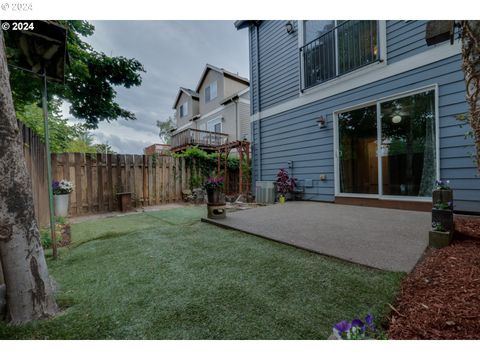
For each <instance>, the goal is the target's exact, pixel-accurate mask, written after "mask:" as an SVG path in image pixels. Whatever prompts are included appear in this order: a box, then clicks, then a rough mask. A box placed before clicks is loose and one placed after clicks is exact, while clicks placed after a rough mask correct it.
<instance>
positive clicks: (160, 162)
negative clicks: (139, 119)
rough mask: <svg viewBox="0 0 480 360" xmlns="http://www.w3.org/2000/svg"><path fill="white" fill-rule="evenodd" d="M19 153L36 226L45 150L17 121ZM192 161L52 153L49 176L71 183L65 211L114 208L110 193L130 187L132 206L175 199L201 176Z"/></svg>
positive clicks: (42, 210) (43, 203) (44, 200)
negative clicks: (21, 150) (28, 179)
mask: <svg viewBox="0 0 480 360" xmlns="http://www.w3.org/2000/svg"><path fill="white" fill-rule="evenodd" d="M19 129H20V131H21V134H22V140H23V142H24V156H25V161H26V165H27V169H28V171H29V173H30V176H31V179H32V190H33V199H34V206H35V214H36V217H37V221H38V223H39V224H40V226H48V224H49V216H48V206H49V204H48V186H50V184H47V176H46V175H47V169H46V150H45V145H44V144H43V143H42V142H41V141H40V138H39V137H38V136H37V135H36V134H34V133H33V131H31V129H29V128H28V127H26V126H25V125H23V124H21V123H19ZM198 165H199V164H196V163H195V161H193V168H192V166H187V161H186V160H185V159H183V158H177V157H175V158H173V157H171V156H163V155H131V154H116V155H112V154H82V153H63V154H52V175H53V179H54V180H60V179H66V180H70V181H72V182H73V183H74V191H73V193H72V194H71V195H70V208H69V215H70V216H79V215H86V214H94V213H101V212H109V211H115V210H117V209H118V201H117V197H116V194H117V193H119V192H132V193H133V194H132V198H133V206H147V205H160V204H166V203H169V202H175V201H181V200H182V190H184V189H188V188H190V186H191V177H192V176H197V177H199V176H202V174H201V171H200V169H199V167H198ZM228 180H229V181H228V183H229V188H228V189H227V191H229V192H235V190H234V187H235V186H236V185H237V184H238V176H236V174H233V173H232V174H230V175H229V179H228Z"/></svg>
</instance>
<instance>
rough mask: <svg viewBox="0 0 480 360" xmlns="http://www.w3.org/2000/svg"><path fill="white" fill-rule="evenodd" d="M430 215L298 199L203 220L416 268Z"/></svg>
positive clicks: (394, 267)
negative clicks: (221, 218)
mask: <svg viewBox="0 0 480 360" xmlns="http://www.w3.org/2000/svg"><path fill="white" fill-rule="evenodd" d="M430 216H431V215H430V213H427V212H418V211H406V210H395V209H380V208H373V207H359V206H349V205H336V204H327V203H319V202H305V201H292V202H287V203H286V204H283V205H279V204H277V205H271V206H266V207H258V208H254V209H249V210H243V211H237V212H232V213H228V214H227V218H226V219H223V220H212V219H206V218H204V219H202V221H205V222H208V223H212V224H215V225H219V226H222V227H226V228H232V229H236V230H240V231H243V232H246V233H250V234H253V235H258V236H261V237H264V238H267V239H270V240H274V241H278V242H282V243H286V244H290V245H293V246H296V247H299V248H303V249H306V250H309V251H313V252H316V253H319V254H324V255H329V256H334V257H337V258H340V259H344V260H347V261H351V262H354V263H358V264H362V265H367V266H371V267H374V268H378V269H383V270H389V271H403V272H410V271H411V270H412V269H413V268H414V266H415V264H416V263H417V261H418V260H419V259H420V257H421V256H422V254H423V252H424V250H425V248H426V247H427V244H428V231H429V230H430Z"/></svg>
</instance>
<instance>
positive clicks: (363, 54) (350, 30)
mask: <svg viewBox="0 0 480 360" xmlns="http://www.w3.org/2000/svg"><path fill="white" fill-rule="evenodd" d="M379 60H380V59H379V50H378V21H376V20H349V21H337V26H335V27H334V28H333V29H331V30H329V31H327V32H324V33H323V34H322V35H321V36H320V37H318V38H316V39H314V40H312V41H310V42H309V43H307V44H305V45H304V46H302V47H301V48H300V61H301V65H302V68H303V79H302V80H303V82H302V89H307V88H310V87H312V86H315V85H318V84H321V83H323V82H325V81H328V80H331V79H334V78H336V77H339V76H341V75H344V74H346V73H349V72H351V71H354V70H357V69H359V68H361V67H364V66H366V65H369V64H372V63H374V62H377V61H379Z"/></svg>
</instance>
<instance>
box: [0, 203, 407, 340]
mask: <svg viewBox="0 0 480 360" xmlns="http://www.w3.org/2000/svg"><path fill="white" fill-rule="evenodd" d="M205 213H206V209H204V208H199V207H189V208H181V209H174V210H168V211H159V212H149V213H143V214H135V215H129V216H122V217H115V218H109V219H103V220H95V221H89V222H84V223H81V224H76V225H73V237H74V242H75V243H74V245H73V246H72V247H71V248H70V249H62V251H61V252H60V258H59V260H57V261H52V260H49V267H50V272H51V274H52V275H53V276H54V278H55V279H56V281H57V282H58V283H59V286H60V291H59V293H58V303H59V304H60V306H61V307H62V309H63V312H62V313H61V315H59V316H57V317H56V318H55V319H52V320H48V321H41V322H36V323H32V324H29V325H26V326H22V327H10V326H5V325H4V324H0V338H1V339H14V338H21V339H322V338H326V337H328V336H329V334H330V333H331V328H332V325H333V324H334V323H336V322H337V321H339V320H342V319H351V318H353V317H355V316H364V315H365V314H366V313H367V312H368V311H372V313H373V314H374V315H375V316H376V317H377V319H379V318H382V317H383V316H385V314H386V311H387V308H386V303H387V302H392V301H393V299H394V297H395V294H396V292H397V290H398V287H399V283H400V280H401V277H402V274H398V273H389V272H384V271H376V270H372V269H368V268H365V267H361V266H356V265H353V264H350V263H347V262H343V261H340V260H335V259H332V258H328V257H323V256H320V255H316V254H313V253H309V252H307V251H303V250H299V249H295V248H293V247H290V246H287V245H283V244H278V243H275V242H272V241H268V240H264V239H261V238H258V237H255V236H251V235H247V234H243V233H241V232H237V231H231V230H226V229H221V228H218V227H216V226H213V225H209V224H206V223H202V222H200V218H201V217H202V216H203V215H204V214H205Z"/></svg>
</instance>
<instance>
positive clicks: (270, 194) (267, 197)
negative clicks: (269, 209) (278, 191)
mask: <svg viewBox="0 0 480 360" xmlns="http://www.w3.org/2000/svg"><path fill="white" fill-rule="evenodd" d="M255 201H256V202H257V204H274V203H275V183H274V182H273V181H257V182H256V183H255Z"/></svg>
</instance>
